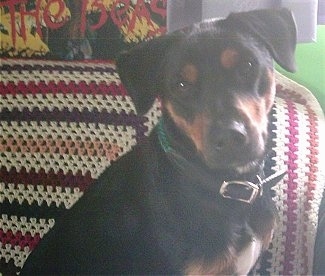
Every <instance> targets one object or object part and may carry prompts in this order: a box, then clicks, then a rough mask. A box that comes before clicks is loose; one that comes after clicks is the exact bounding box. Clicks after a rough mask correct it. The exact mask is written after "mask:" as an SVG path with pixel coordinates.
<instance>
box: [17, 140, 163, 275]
mask: <svg viewBox="0 0 325 276" xmlns="http://www.w3.org/2000/svg"><path fill="white" fill-rule="evenodd" d="M156 151H157V149H156V147H155V145H153V144H152V142H151V140H150V139H148V140H147V141H144V143H141V145H138V146H135V147H134V148H133V149H132V150H131V151H130V152H128V153H126V154H125V155H124V156H122V157H121V158H120V159H118V160H117V161H115V162H113V163H112V164H111V166H110V167H109V168H107V169H106V170H105V171H104V172H103V173H102V174H101V176H100V177H99V178H98V179H97V180H95V181H94V183H93V184H92V185H91V187H89V188H88V190H87V191H86V192H85V194H84V195H83V197H82V198H81V199H80V200H79V201H78V202H77V203H76V204H75V205H74V206H73V207H72V208H71V209H70V210H69V212H66V213H65V214H64V215H63V217H62V218H60V219H59V220H58V221H56V223H55V226H54V228H53V229H52V230H51V231H50V232H49V233H48V234H47V235H46V236H45V237H44V238H43V240H42V242H41V243H40V245H39V246H38V250H36V251H34V252H32V254H31V256H30V257H29V258H28V260H27V262H26V264H25V266H24V268H23V271H22V274H23V275H31V273H29V272H31V271H32V272H33V273H32V274H34V273H35V272H36V273H37V274H53V273H55V274H61V273H63V272H64V274H66V273H70V272H71V273H73V274H75V273H79V272H80V273H88V272H89V273H90V274H96V273H103V274H105V272H107V271H111V272H114V271H119V272H121V271H136V270H137V269H140V268H139V267H138V268H137V267H133V265H135V264H136V263H137V261H136V260H137V258H140V257H141V256H140V255H139V256H137V253H136V252H144V251H148V252H150V250H151V249H150V248H151V247H152V246H151V243H150V241H152V237H151V233H150V229H149V227H148V225H147V224H148V216H149V215H150V214H149V213H148V210H149V209H150V208H148V200H147V197H148V191H147V189H148V188H147V187H148V185H147V183H148V181H149V182H152V181H154V180H153V179H151V178H152V177H153V176H152V173H149V171H150V170H152V166H155V162H156V160H155V159H156V157H155V156H156V153H155V152H156ZM158 154H159V153H158ZM145 237H146V238H145ZM143 248H146V250H143ZM76 249H78V250H76ZM131 251H132V252H133V253H134V254H135V255H134V256H129V252H131ZM139 254H140V253H139ZM148 254H149V253H148ZM152 256H155V254H153V252H152ZM116 258H119V261H116ZM149 259H150V256H148V260H149ZM110 260H111V261H110ZM132 260H133V261H132ZM152 262H154V261H152ZM143 269H144V270H146V268H143Z"/></svg>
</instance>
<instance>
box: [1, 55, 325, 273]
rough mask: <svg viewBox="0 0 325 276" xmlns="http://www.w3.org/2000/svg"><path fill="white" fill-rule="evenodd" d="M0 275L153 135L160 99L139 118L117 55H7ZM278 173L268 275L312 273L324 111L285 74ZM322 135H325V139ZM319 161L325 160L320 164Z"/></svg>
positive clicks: (263, 268)
mask: <svg viewBox="0 0 325 276" xmlns="http://www.w3.org/2000/svg"><path fill="white" fill-rule="evenodd" d="M0 68H1V72H2V73H1V79H0V97H1V98H0V208H1V218H0V274H1V273H3V274H4V275H7V274H15V273H19V271H20V269H21V267H22V266H23V264H24V262H25V260H26V258H27V257H28V255H29V253H30V252H31V251H32V250H33V249H34V248H35V247H36V246H37V244H38V243H39V241H40V240H41V239H42V237H44V235H46V233H47V232H48V231H50V229H51V228H52V227H53V225H54V224H55V220H56V219H57V218H58V217H59V216H61V215H62V214H63V213H64V212H66V211H67V210H68V209H69V208H71V206H72V205H73V204H74V203H75V202H76V201H77V200H78V199H79V198H80V197H82V195H83V194H84V193H86V192H87V188H88V187H89V186H90V185H92V183H93V182H94V180H95V179H96V178H97V177H98V176H99V175H100V174H101V173H102V172H103V170H104V169H105V168H107V167H108V166H109V165H110V164H111V162H112V161H114V160H116V159H117V158H118V157H119V156H121V155H123V154H125V153H126V152H128V151H129V150H130V149H131V147H132V146H133V145H135V144H136V143H139V142H141V140H142V139H143V138H144V137H145V136H146V135H147V134H148V133H149V132H150V130H151V129H152V127H153V126H154V125H155V124H156V123H157V121H158V118H159V115H160V111H159V107H158V106H159V105H158V103H156V104H155V105H154V106H153V108H152V109H151V110H150V111H149V112H148V113H147V114H146V115H145V116H137V115H136V112H135V110H134V106H133V104H132V101H131V99H130V98H129V96H128V95H127V92H126V91H125V89H124V87H123V85H122V84H121V83H120V80H119V77H118V75H117V73H116V71H115V67H114V64H113V63H112V62H96V61H90V62H59V61H58V62H54V61H33V60H6V59H3V60H1V65H0ZM272 124H273V132H272V134H271V135H272V137H273V142H274V146H273V153H272V154H273V155H272V164H271V165H270V166H271V168H270V170H273V169H274V170H276V169H283V168H285V169H287V170H288V175H287V176H286V177H285V178H284V179H283V180H282V181H281V183H280V184H279V185H277V186H276V187H275V189H276V205H277V207H278V209H279V214H280V220H279V223H278V227H277V230H276V232H275V234H274V239H273V242H272V244H271V247H270V249H269V251H268V252H267V254H265V255H264V258H263V259H262V261H261V264H260V268H259V273H261V274H310V273H311V269H312V261H313V247H314V241H315V234H316V229H317V214H318V208H319V204H320V200H321V196H322V191H323V184H324V183H325V178H324V164H325V163H324V156H323V155H322V154H324V151H323V150H321V149H320V147H321V145H320V141H321V140H323V141H324V137H323V136H324V117H323V113H322V111H321V109H320V107H319V105H318V103H317V102H316V100H315V99H314V98H313V96H312V94H311V93H310V92H309V91H308V90H306V89H305V88H304V87H302V86H299V85H298V84H296V83H294V82H293V81H291V80H289V79H287V78H285V77H283V76H282V75H280V74H277V98H276V102H275V106H274V109H273V122H272ZM321 137H323V138H321ZM320 164H323V167H321V165H320Z"/></svg>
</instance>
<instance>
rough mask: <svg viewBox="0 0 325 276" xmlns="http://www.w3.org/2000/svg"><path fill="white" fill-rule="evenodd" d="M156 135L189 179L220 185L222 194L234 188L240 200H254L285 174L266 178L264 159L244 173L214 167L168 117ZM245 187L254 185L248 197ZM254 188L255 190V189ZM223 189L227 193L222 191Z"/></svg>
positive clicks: (250, 187)
mask: <svg viewBox="0 0 325 276" xmlns="http://www.w3.org/2000/svg"><path fill="white" fill-rule="evenodd" d="M167 129H168V131H167ZM175 132H176V133H175ZM157 136H158V140H159V143H160V145H161V147H162V149H163V151H164V152H165V154H166V155H167V157H168V159H169V160H170V161H171V162H172V163H173V164H174V166H175V167H176V169H177V170H178V171H179V172H180V174H182V175H185V176H186V177H187V178H189V179H192V180H196V181H197V182H198V183H205V184H206V185H205V186H206V187H209V188H211V190H215V189H216V188H217V187H218V188H217V189H219V190H220V193H221V195H222V196H224V197H227V196H226V193H227V192H228V191H227V189H233V191H234V195H235V197H236V194H237V195H238V198H237V200H239V201H245V202H248V203H253V202H254V201H255V199H256V197H257V196H258V195H261V194H262V192H263V185H268V186H269V187H272V186H274V185H275V184H277V183H278V182H279V181H280V180H281V179H282V178H283V176H284V175H285V173H283V172H280V173H277V172H276V173H275V174H273V175H271V176H269V177H268V178H266V179H265V174H264V160H262V161H261V162H260V163H258V164H256V166H255V167H254V168H252V169H251V170H250V171H249V172H246V173H245V174H239V173H238V172H237V171H236V170H234V169H228V170H211V169H209V168H208V167H207V166H206V165H205V164H204V163H203V162H202V161H201V160H200V158H199V157H198V156H197V154H195V150H194V148H193V145H191V143H190V142H189V141H188V139H186V137H184V135H183V134H181V133H179V131H178V129H177V128H176V127H175V126H174V127H173V123H172V122H170V121H168V118H166V117H163V118H162V119H161V120H160V122H159V123H158V126H157ZM173 136H175V137H173ZM176 137H178V138H179V137H181V141H182V143H178V142H177V141H178V139H176ZM193 152H194V154H193ZM245 189H247V190H250V189H252V193H251V194H249V196H248V200H247V201H246V200H245V198H243V197H244V195H241V192H240V190H242V191H245ZM254 189H255V191H253V190H254ZM223 192H224V193H225V194H222V193H223ZM254 193H255V196H254V198H250V195H251V196H253V195H254ZM244 194H245V192H244ZM230 198H231V196H230Z"/></svg>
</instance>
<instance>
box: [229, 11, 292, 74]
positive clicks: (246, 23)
mask: <svg viewBox="0 0 325 276" xmlns="http://www.w3.org/2000/svg"><path fill="white" fill-rule="evenodd" d="M225 22H227V23H228V24H231V26H233V28H235V27H236V28H237V29H239V30H241V29H242V30H243V31H246V32H249V33H251V34H253V35H255V36H257V37H258V38H259V39H260V40H261V41H262V42H263V43H264V44H265V45H266V47H267V49H268V50H269V51H270V53H271V55H272V56H273V58H274V60H275V61H276V62H277V63H278V64H279V65H280V66H281V67H283V68H284V69H286V70H287V71H290V72H294V71H295V70H296V63H295V57H294V53H295V49H296V43H297V31H296V24H295V20H294V18H293V15H292V13H291V12H290V11H289V10H288V9H285V8H282V9H269V10H255V11H248V12H240V13H232V14H230V15H229V16H228V17H227V18H226V20H225Z"/></svg>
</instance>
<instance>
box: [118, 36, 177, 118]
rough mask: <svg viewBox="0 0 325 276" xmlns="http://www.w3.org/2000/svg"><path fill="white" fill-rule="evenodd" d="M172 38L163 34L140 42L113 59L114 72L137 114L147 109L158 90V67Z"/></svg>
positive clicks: (159, 83) (160, 65) (159, 88)
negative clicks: (116, 73) (115, 69)
mask: <svg viewBox="0 0 325 276" xmlns="http://www.w3.org/2000/svg"><path fill="white" fill-rule="evenodd" d="M172 40H173V39H172V37H171V36H170V35H165V36H162V37H159V38H155V39H153V40H150V41H148V42H144V43H140V44H138V45H136V46H135V47H133V48H132V49H131V50H129V51H125V52H122V53H121V54H120V56H119V57H118V59H117V62H116V67H117V72H118V74H119V76H120V78H121V81H122V83H123V85H124V86H125V88H126V89H127V91H128V93H129V95H130V96H131V98H132V100H133V103H134V105H135V108H136V110H137V113H138V114H140V115H143V114H144V113H146V112H147V111H148V110H149V109H150V107H151V106H152V104H153V102H154V100H155V98H156V97H157V96H158V95H159V93H160V92H161V91H160V90H161V78H159V76H161V72H160V70H161V69H162V64H163V60H164V58H165V56H166V51H167V49H168V47H169V45H170V44H171V43H172Z"/></svg>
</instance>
